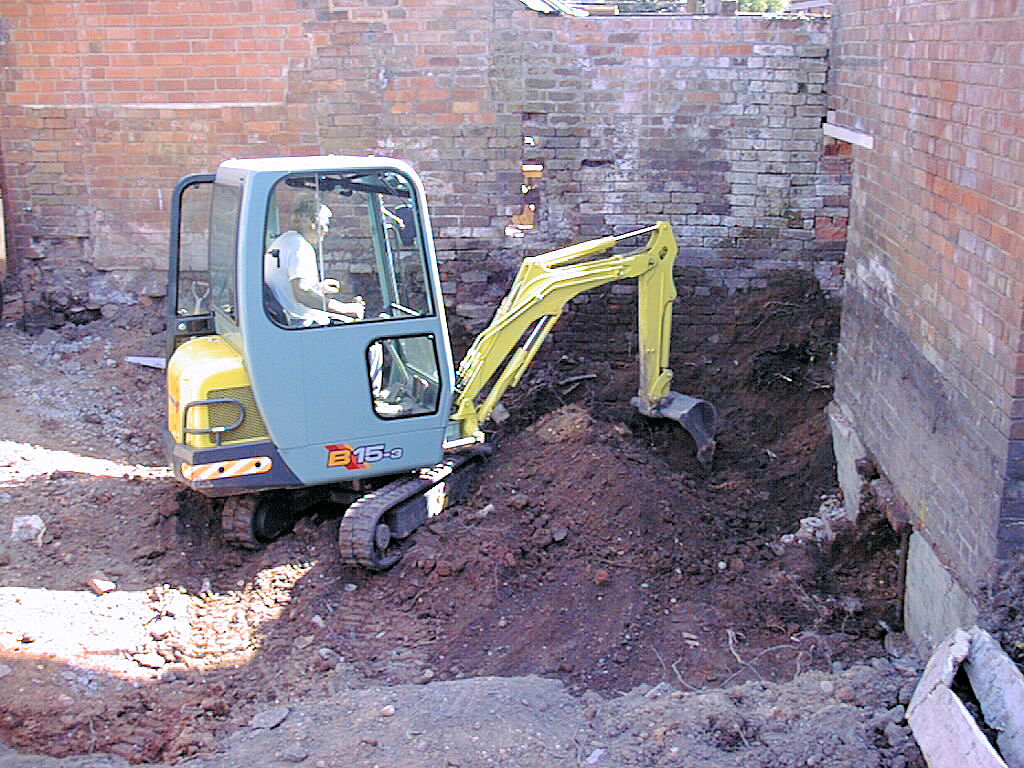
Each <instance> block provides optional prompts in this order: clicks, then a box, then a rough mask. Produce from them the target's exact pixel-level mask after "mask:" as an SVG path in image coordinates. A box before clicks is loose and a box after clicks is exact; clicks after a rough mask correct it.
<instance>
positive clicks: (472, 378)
mask: <svg viewBox="0 0 1024 768" xmlns="http://www.w3.org/2000/svg"><path fill="white" fill-rule="evenodd" d="M646 234H649V235H650V237H649V238H648V241H647V244H646V245H645V246H643V247H642V248H639V249H637V250H634V251H630V252H628V253H623V254H616V255H604V256H601V254H605V253H606V252H607V251H610V250H611V249H612V248H614V247H615V246H616V245H618V244H619V243H621V242H623V241H625V240H629V239H633V238H637V237H640V236H643V235H646ZM677 252H678V246H677V245H676V239H675V236H674V234H673V233H672V227H671V225H670V224H669V223H668V222H666V221H660V222H658V223H657V224H655V225H653V226H650V227H646V228H644V229H640V230H637V231H635V232H629V233H626V234H624V235H618V236H608V237H602V238H598V239H596V240H588V241H587V242H584V243H579V244H577V245H572V246H569V247H567V248H560V249H558V250H556V251H551V252H550V253H546V254H543V255H540V256H533V257H529V258H527V259H525V260H524V261H523V264H522V266H521V267H520V269H519V273H518V274H517V275H516V278H515V280H514V281H513V283H512V287H511V289H510V290H509V293H508V295H507V296H506V297H505V298H504V299H503V300H502V302H501V305H500V306H499V307H498V310H497V312H496V313H495V315H494V318H493V319H492V321H491V323H490V325H489V326H488V327H487V328H485V329H484V330H483V331H482V332H481V333H480V335H479V336H478V337H477V338H476V341H475V342H474V343H473V345H472V347H470V349H469V351H468V352H467V353H466V356H465V358H464V359H463V360H462V363H461V364H460V365H459V369H458V372H457V374H456V384H455V412H454V414H453V416H452V420H453V422H455V424H456V425H457V426H458V430H457V434H456V435H455V437H456V438H461V439H462V440H470V439H473V438H477V439H479V437H480V425H481V424H482V423H483V422H485V421H486V420H487V419H488V418H489V417H490V416H491V414H492V413H493V411H494V408H495V407H496V406H497V404H498V402H499V401H500V400H501V397H502V396H503V395H504V394H505V392H506V391H507V390H508V389H509V387H514V386H516V385H517V384H518V383H519V381H520V380H521V379H522V377H523V374H524V373H525V372H526V370H527V368H528V367H529V365H530V363H531V362H532V361H533V360H534V358H535V357H536V355H537V352H538V351H539V349H540V347H541V345H542V344H543V342H544V339H545V338H547V335H548V333H550V331H551V329H552V328H553V327H554V325H555V323H556V322H557V321H558V318H559V317H560V316H561V314H562V312H563V311H564V310H565V305H566V304H567V303H568V302H569V301H570V300H571V299H573V298H574V297H576V296H578V295H579V294H581V293H584V292H586V291H588V290H591V289H593V288H596V287H598V286H601V285H605V284H607V283H612V282H616V281H618V280H625V279H628V278H637V281H638V328H639V337H640V338H639V342H640V343H639V361H638V362H639V369H640V375H639V386H638V389H637V395H636V397H634V398H633V400H632V403H633V404H634V405H635V406H636V407H637V409H638V410H639V411H640V412H641V413H643V414H644V415H645V416H650V417H660V418H669V419H672V420H674V421H678V422H679V423H680V424H681V425H682V426H683V428H684V429H686V430H687V431H688V432H689V433H690V434H691V435H692V436H693V438H694V441H695V442H696V444H697V457H698V459H699V460H700V462H701V464H702V465H704V466H705V467H708V466H710V464H711V461H712V458H713V456H714V450H715V439H714V435H715V430H716V428H717V413H716V412H715V409H714V406H712V405H711V404H710V403H708V402H706V401H704V400H700V399H699V398H694V397H690V396H688V395H681V394H679V393H678V392H673V391H671V390H670V389H669V385H670V383H671V381H672V371H671V369H670V368H669V367H668V362H669V360H668V358H669V351H670V344H671V336H672V302H673V301H674V300H675V298H676V288H675V283H674V281H673V277H672V267H673V264H674V263H675V258H676V254H677ZM488 385H489V387H490V388H489V389H488V391H487V392H486V394H485V393H484V389H485V388H487V387H488Z"/></svg>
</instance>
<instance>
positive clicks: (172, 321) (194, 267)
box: [167, 173, 216, 358]
mask: <svg viewBox="0 0 1024 768" xmlns="http://www.w3.org/2000/svg"><path fill="white" fill-rule="evenodd" d="M215 178H216V176H215V174H212V173H197V174H193V175H191V176H186V177H185V178H183V179H182V180H181V181H179V182H178V185H177V186H176V187H175V189H174V194H173V195H172V197H171V230H170V243H169V245H170V253H169V260H168V273H167V312H168V317H167V357H168V358H170V356H171V354H172V353H173V352H174V350H175V349H177V348H178V347H179V346H180V345H181V344H182V343H183V342H185V341H188V340H189V339H191V338H194V337H196V336H206V335H208V334H211V333H213V332H214V331H213V310H212V308H211V306H210V302H209V295H210V263H209V237H210V195H211V192H212V189H213V181H214V179H215Z"/></svg>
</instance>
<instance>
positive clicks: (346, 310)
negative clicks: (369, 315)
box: [327, 296, 366, 320]
mask: <svg viewBox="0 0 1024 768" xmlns="http://www.w3.org/2000/svg"><path fill="white" fill-rule="evenodd" d="M327 308H328V309H329V310H330V311H331V312H337V313H338V314H339V315H351V316H352V317H353V318H355V319H356V320H362V319H363V316H364V315H365V314H366V302H365V301H363V297H362V296H356V297H355V298H354V299H353V300H352V301H338V300H336V299H331V301H330V302H329V303H328V305H327Z"/></svg>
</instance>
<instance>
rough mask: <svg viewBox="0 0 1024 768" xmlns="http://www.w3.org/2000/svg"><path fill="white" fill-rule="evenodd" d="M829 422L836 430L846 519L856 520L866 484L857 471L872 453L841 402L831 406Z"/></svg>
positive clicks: (834, 443)
mask: <svg viewBox="0 0 1024 768" xmlns="http://www.w3.org/2000/svg"><path fill="white" fill-rule="evenodd" d="M828 421H829V425H830V426H831V427H832V451H833V453H834V454H835V457H836V472H837V474H838V479H839V488H840V490H842V492H843V509H844V510H845V511H846V518H847V519H848V520H851V521H853V520H856V519H857V515H858V514H859V513H860V498H861V486H862V485H863V483H864V481H863V479H862V478H861V476H860V474H859V473H858V472H857V462H858V461H860V460H861V459H863V458H865V457H866V456H867V453H868V452H867V449H866V448H865V447H864V444H863V443H862V442H861V441H860V438H859V437H858V436H857V431H856V430H855V429H854V428H853V419H852V418H851V416H850V415H849V413H848V412H846V411H845V409H844V408H843V406H841V405H840V404H839V403H836V402H834V401H833V402H832V403H830V404H829V406H828Z"/></svg>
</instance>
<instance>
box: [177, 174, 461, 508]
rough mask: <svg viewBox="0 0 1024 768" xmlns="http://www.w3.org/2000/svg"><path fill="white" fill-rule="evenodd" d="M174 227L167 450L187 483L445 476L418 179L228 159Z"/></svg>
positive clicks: (263, 484) (442, 349) (185, 199)
mask: <svg viewBox="0 0 1024 768" xmlns="http://www.w3.org/2000/svg"><path fill="white" fill-rule="evenodd" d="M204 207H205V209H206V211H208V213H207V214H206V215H205V217H204V216H203V214H202V209H203V208H204ZM172 223H173V226H172V238H171V240H172V242H171V264H170V270H171V274H170V280H169V285H170V286H171V288H170V289H169V294H170V301H169V302H168V303H169V307H170V312H171V317H170V318H169V327H170V328H171V333H170V334H169V358H170V359H169V362H168V423H167V429H166V443H167V450H168V453H169V456H170V459H171V463H172V466H173V468H174V471H175V473H176V474H177V475H178V476H179V478H180V479H181V480H183V481H184V482H186V483H188V484H189V485H191V486H192V487H193V488H195V489H197V490H199V491H201V492H203V493H206V494H208V495H214V496H220V495H232V494H238V493H241V492H247V491H255V490H260V489H265V488H302V487H309V486H317V485H322V484H330V483H339V482H352V481H358V480H360V479H363V478H368V477H374V476H379V475H393V474H397V473H401V472H404V471H407V470H411V469H419V468H422V467H428V466H431V465H434V464H437V463H438V462H440V461H441V459H442V455H443V443H444V436H445V431H446V427H447V425H448V422H449V416H450V412H451V405H452V390H453V383H452V379H453V366H452V359H451V351H450V347H449V342H448V336H447V331H446V325H445V318H444V308H443V304H442V300H441V290H440V284H439V279H438V269H437V262H436V256H435V254H434V251H433V245H432V240H431V238H430V235H429V233H430V224H429V218H428V214H427V209H426V204H425V202H424V196H423V190H422V188H421V185H420V182H419V180H418V177H417V176H416V175H415V173H414V172H413V171H412V170H411V169H410V168H409V167H408V166H406V165H405V164H404V163H402V162H400V161H397V160H390V159H386V158H378V157H370V158H355V157H341V156H329V157H311V158H272V159H258V160H231V161H228V162H225V163H223V164H222V165H221V166H220V168H219V169H218V171H217V173H216V174H199V175H196V176H192V177H188V178H186V179H183V180H182V182H181V183H179V187H178V190H177V192H176V194H175V197H174V210H173V211H172ZM204 223H205V224H206V228H207V233H206V235H205V238H204V236H203V234H202V229H203V224H204ZM194 230H195V231H194ZM204 239H205V244H206V248H205V253H204V251H203V249H202V248H201V247H199V246H198V245H197V244H198V243H200V242H202V241H203V240H204Z"/></svg>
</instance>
